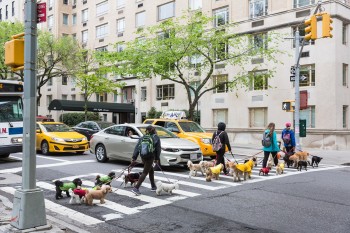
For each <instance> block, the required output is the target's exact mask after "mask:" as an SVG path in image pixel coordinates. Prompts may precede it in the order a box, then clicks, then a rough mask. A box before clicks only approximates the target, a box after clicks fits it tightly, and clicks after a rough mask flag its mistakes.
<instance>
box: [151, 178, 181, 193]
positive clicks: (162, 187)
mask: <svg viewBox="0 0 350 233" xmlns="http://www.w3.org/2000/svg"><path fill="white" fill-rule="evenodd" d="M156 185H157V190H156V194H157V195H158V196H159V195H160V193H161V192H162V191H163V192H166V193H168V194H169V195H172V194H173V190H174V189H179V184H178V183H177V182H174V183H173V184H167V183H163V182H162V181H158V182H157V183H156Z"/></svg>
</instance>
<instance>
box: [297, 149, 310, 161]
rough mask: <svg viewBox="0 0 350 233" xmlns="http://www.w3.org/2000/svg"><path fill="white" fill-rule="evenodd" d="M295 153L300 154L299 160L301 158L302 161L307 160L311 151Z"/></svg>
mask: <svg viewBox="0 0 350 233" xmlns="http://www.w3.org/2000/svg"><path fill="white" fill-rule="evenodd" d="M294 155H296V156H298V158H299V160H301V161H307V157H308V156H309V152H306V151H298V152H295V153H294Z"/></svg>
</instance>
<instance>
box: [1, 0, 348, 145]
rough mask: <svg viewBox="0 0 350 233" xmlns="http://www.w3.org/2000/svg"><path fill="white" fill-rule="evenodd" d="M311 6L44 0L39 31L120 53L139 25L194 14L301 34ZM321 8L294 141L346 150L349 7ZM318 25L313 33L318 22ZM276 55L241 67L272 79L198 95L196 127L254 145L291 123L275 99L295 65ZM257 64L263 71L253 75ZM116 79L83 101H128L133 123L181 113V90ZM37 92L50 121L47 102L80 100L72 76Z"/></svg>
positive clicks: (220, 76) (307, 1)
mask: <svg viewBox="0 0 350 233" xmlns="http://www.w3.org/2000/svg"><path fill="white" fill-rule="evenodd" d="M15 2H16V1H15ZM0 4H1V3H0ZM315 4H316V0H283V1H281V0H96V1H92V0H55V1H54V0H47V8H48V9H47V10H48V11H47V17H48V18H47V23H46V24H43V25H41V27H43V28H46V29H47V30H49V31H51V32H52V33H54V34H55V35H62V36H65V35H71V36H73V37H74V38H76V39H77V40H78V41H79V42H81V44H82V45H83V46H85V47H86V48H89V49H95V50H101V51H106V50H108V51H110V50H118V51H120V50H122V49H123V45H122V44H120V45H119V46H118V47H117V48H115V47H114V46H113V44H114V43H115V42H126V41H129V40H133V39H135V38H136V35H135V32H136V30H137V29H138V28H139V27H143V26H149V25H153V24H157V23H159V22H162V21H163V20H166V19H169V18H172V17H178V16H180V15H181V14H183V13H184V12H186V11H187V10H196V11H202V12H203V13H204V14H207V15H209V16H215V18H216V20H214V22H213V27H216V26H218V25H222V24H230V23H232V22H235V23H237V26H236V27H235V28H233V29H232V31H233V32H235V33H250V34H253V35H256V37H261V36H268V34H269V33H270V32H278V33H281V35H284V36H286V37H293V35H294V32H295V30H296V28H299V30H300V34H301V35H304V26H303V21H304V20H305V19H306V18H308V17H309V16H310V15H312V14H313V12H314V10H315V6H316V5H315ZM1 5H2V4H1ZM1 8H3V7H1ZM322 9H323V10H324V11H326V12H329V13H330V14H331V17H332V18H333V24H332V25H333V28H334V29H333V32H332V34H333V35H334V37H333V38H332V39H328V38H327V39H318V40H316V41H311V42H308V43H306V45H305V46H304V49H303V53H302V55H301V59H300V64H301V73H300V75H301V76H303V80H302V81H301V82H300V90H301V91H307V93H308V108H307V109H304V110H301V111H300V118H301V119H306V122H307V137H306V138H301V143H302V145H303V146H307V147H316V148H324V149H327V148H332V149H345V148H347V149H348V148H350V130H349V123H350V116H349V115H350V114H349V105H350V90H349V63H350V43H349V36H350V32H349V31H350V26H349V25H350V1H349V0H329V1H323V4H322ZM318 27H319V28H321V21H319V22H318ZM264 46H274V45H273V44H271V45H270V44H268V45H264ZM280 49H282V50H284V51H285V52H286V53H285V54H284V55H281V56H280V57H279V60H280V61H281V62H282V63H281V64H271V63H269V62H266V61H264V60H261V59H258V58H257V59H252V61H251V64H248V65H247V67H245V69H246V70H251V71H253V70H254V72H257V74H258V73H259V72H264V71H266V70H269V69H272V68H275V69H276V72H275V74H274V77H273V78H271V79H269V80H263V81H262V82H254V81H253V82H252V83H251V85H250V86H249V87H248V88H247V89H239V90H229V88H226V87H225V88H221V89H217V90H214V91H212V92H210V93H206V94H205V95H204V96H203V97H202V98H201V99H200V102H199V104H198V109H199V111H200V114H201V125H202V126H203V127H204V128H206V129H208V130H214V129H215V128H216V125H217V123H218V122H220V121H223V122H226V123H227V130H228V132H229V136H230V139H231V141H233V142H234V143H239V144H246V143H249V144H250V143H255V144H257V145H259V144H260V140H261V132H262V130H263V129H264V128H265V127H266V125H267V124H268V123H269V122H275V123H276V127H277V131H280V130H282V129H283V127H284V123H285V122H287V121H288V122H293V113H291V112H285V111H283V110H282V102H283V101H285V100H288V99H294V98H295V94H294V83H293V82H291V81H290V67H291V66H292V65H294V64H295V57H294V54H295V48H294V42H293V40H291V39H285V40H284V41H283V42H282V43H281V45H280ZM257 64H263V65H262V66H263V67H265V68H263V69H260V70H255V69H254V68H255V67H256V65H257ZM239 71H240V70H239V68H237V67H230V66H226V67H224V66H220V65H219V66H216V71H215V74H214V75H213V79H212V81H211V83H210V85H212V83H215V82H220V80H225V79H231V78H233V76H234V75H235V74H236V73H238V72H239ZM111 78H113V79H116V80H117V79H120V78H121V77H111ZM122 79H123V81H125V82H126V83H127V86H126V87H125V88H124V89H123V90H120V95H114V94H107V93H106V94H103V95H99V94H97V95H96V96H93V97H92V98H91V99H90V101H97V102H112V103H113V102H114V103H134V104H135V107H136V110H135V121H136V122H141V121H142V120H143V119H144V118H145V117H146V114H147V112H148V111H149V109H150V108H151V107H152V106H154V107H155V108H156V109H157V110H158V111H165V110H171V109H177V110H181V109H187V108H188V106H187V99H186V95H185V90H184V88H183V87H182V86H181V85H178V84H175V83H172V82H170V81H161V80H160V79H159V78H157V77H154V78H153V79H151V80H148V81H140V80H138V79H136V78H133V77H123V78H122ZM200 81H201V77H200V76H198V82H200ZM260 81H261V80H260ZM258 83H260V84H259V85H258ZM261 83H262V84H261ZM42 93H43V98H42V100H41V103H40V106H39V114H41V115H52V116H53V117H54V118H58V116H59V115H60V114H61V113H62V112H55V111H51V112H48V110H47V107H48V105H49V103H50V102H51V101H52V100H53V99H66V100H83V95H82V94H81V92H80V90H77V88H76V87H75V85H74V78H73V77H65V78H63V79H55V80H52V82H50V83H48V84H47V86H45V87H44V88H43V90H42ZM102 117H103V118H104V119H105V120H109V121H112V120H113V121H115V122H116V123H120V119H121V118H120V117H119V116H118V114H112V113H102Z"/></svg>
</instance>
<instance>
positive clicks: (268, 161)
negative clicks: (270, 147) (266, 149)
mask: <svg viewBox="0 0 350 233" xmlns="http://www.w3.org/2000/svg"><path fill="white" fill-rule="evenodd" d="M276 156H277V155H276ZM273 163H274V161H273V157H272V155H271V154H270V155H269V159H268V160H267V167H269V168H270V170H271V169H272V166H273Z"/></svg>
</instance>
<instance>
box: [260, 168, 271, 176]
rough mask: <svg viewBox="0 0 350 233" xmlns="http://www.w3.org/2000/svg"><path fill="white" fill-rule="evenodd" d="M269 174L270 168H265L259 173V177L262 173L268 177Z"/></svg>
mask: <svg viewBox="0 0 350 233" xmlns="http://www.w3.org/2000/svg"><path fill="white" fill-rule="evenodd" d="M269 172H270V167H263V168H261V169H260V171H259V176H260V175H261V173H262V174H263V176H267V175H268V174H269Z"/></svg>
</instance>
